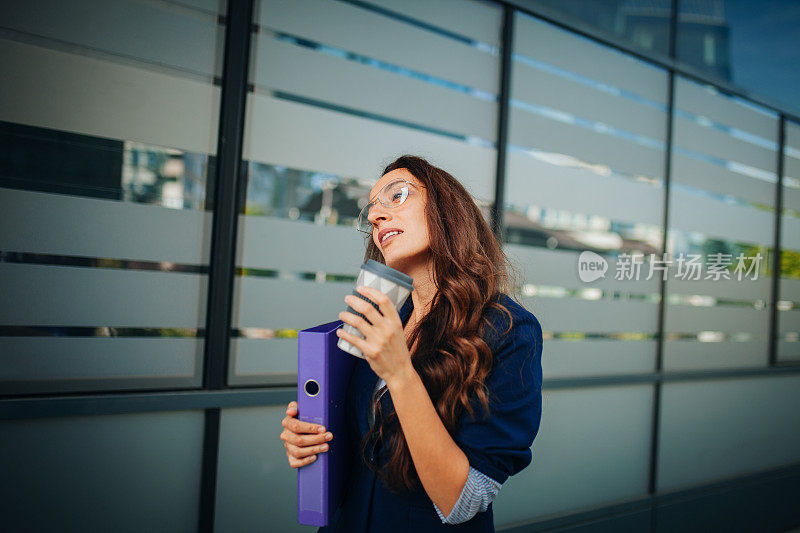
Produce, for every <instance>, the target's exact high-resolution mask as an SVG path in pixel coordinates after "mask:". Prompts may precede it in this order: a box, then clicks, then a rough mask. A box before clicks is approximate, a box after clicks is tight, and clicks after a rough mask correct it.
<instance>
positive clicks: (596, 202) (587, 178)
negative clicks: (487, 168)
mask: <svg viewBox="0 0 800 533" xmlns="http://www.w3.org/2000/svg"><path fill="white" fill-rule="evenodd" d="M578 190H579V191H582V193H581V194H577V195H576V194H573V193H574V191H578ZM663 196H664V192H663V189H661V188H660V187H653V186H652V185H649V184H645V183H639V182H635V181H633V180H631V179H627V178H621V177H619V176H601V175H598V174H597V173H595V172H591V171H589V170H587V169H583V168H575V167H569V166H558V165H556V164H550V163H548V162H545V161H541V160H539V159H537V158H535V157H532V156H530V155H527V154H525V153H520V152H519V151H509V152H508V171H507V175H506V185H505V201H506V203H508V202H511V203H514V204H515V205H526V204H527V205H537V206H542V207H545V208H548V209H564V210H568V211H570V212H573V213H584V214H590V215H600V216H603V217H607V218H609V219H612V220H619V221H625V222H641V223H644V224H650V225H653V226H660V225H661V223H662V222H663V216H664V215H663V203H664V199H663ZM631 198H636V201H635V202H631V200H630V199H631Z"/></svg>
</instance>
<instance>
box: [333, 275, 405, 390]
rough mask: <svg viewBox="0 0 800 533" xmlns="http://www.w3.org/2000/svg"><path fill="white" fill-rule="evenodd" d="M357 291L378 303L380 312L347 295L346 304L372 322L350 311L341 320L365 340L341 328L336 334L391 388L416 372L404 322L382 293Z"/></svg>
mask: <svg viewBox="0 0 800 533" xmlns="http://www.w3.org/2000/svg"><path fill="white" fill-rule="evenodd" d="M356 290H357V291H358V292H359V293H360V294H363V295H364V296H366V297H367V298H369V299H370V300H372V301H373V302H375V303H376V304H377V305H378V307H379V308H380V312H378V309H375V307H374V306H373V305H372V304H370V303H369V302H365V301H364V300H362V299H361V298H358V297H356V296H353V295H352V294H348V295H347V296H345V298H344V301H345V303H347V304H348V305H350V307H352V308H353V309H355V310H356V311H358V312H359V313H361V314H363V315H364V316H365V317H366V318H367V320H369V322H367V320H364V319H363V318H361V317H360V316H358V315H354V314H353V313H349V312H347V311H342V312H341V313H339V319H340V320H342V321H343V322H346V323H347V324H350V325H351V326H353V327H354V328H356V329H357V330H358V331H360V332H361V334H362V335H364V337H365V338H364V339H361V338H359V337H356V336H355V335H352V334H350V333H348V332H346V331H344V330H343V329H342V328H339V329H337V330H336V334H337V335H338V336H339V337H341V338H343V339H344V340H346V341H347V342H349V343H350V344H352V345H353V346H355V347H356V348H358V349H359V350H361V353H362V354H364V358H365V359H366V360H367V362H368V363H369V366H370V367H372V371H373V372H375V373H376V374H377V375H378V377H380V378H381V379H383V380H384V381H385V382H386V385H387V386H390V384H391V383H392V382H396V381H397V380H398V379H402V378H403V377H405V376H407V375H408V372H409V370H413V366H412V365H411V353H410V352H409V350H408V346H406V339H405V335H404V334H403V322H402V320H400V315H399V314H398V313H397V309H396V308H395V306H394V304H393V303H392V302H391V300H389V297H388V296H386V295H385V294H383V293H382V292H381V291H379V290H377V289H374V288H372V287H366V286H359V287H356ZM370 322H371V323H372V325H370Z"/></svg>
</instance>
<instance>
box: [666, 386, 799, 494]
mask: <svg viewBox="0 0 800 533" xmlns="http://www.w3.org/2000/svg"><path fill="white" fill-rule="evenodd" d="M662 394H663V400H662V405H661V431H660V443H659V446H658V450H659V454H658V463H657V464H658V491H659V492H661V491H668V490H673V489H680V488H685V487H689V486H692V485H702V484H706V483H710V482H714V481H721V480H723V479H726V478H731V477H735V476H740V475H745V474H749V473H753V472H758V471H762V470H767V469H770V468H776V467H779V466H783V465H788V464H792V463H796V462H797V461H798V460H800V417H798V416H797V408H796V406H797V403H798V402H799V401H800V378H799V377H797V376H785V377H766V378H753V379H726V380H719V381H695V382H686V383H666V384H664V386H663V393H662Z"/></svg>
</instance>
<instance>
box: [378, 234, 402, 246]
mask: <svg viewBox="0 0 800 533" xmlns="http://www.w3.org/2000/svg"><path fill="white" fill-rule="evenodd" d="M400 235H402V233H395V234H394V235H389V236H388V237H386V238H385V239H383V242H381V246H386V243H388V242H389V241H391V240H393V239H394V238H395V237H399V236H400Z"/></svg>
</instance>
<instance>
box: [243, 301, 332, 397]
mask: <svg viewBox="0 0 800 533" xmlns="http://www.w3.org/2000/svg"><path fill="white" fill-rule="evenodd" d="M334 320H338V319H337V317H336V314H335V313H334V316H333V319H332V320H328V321H327V322H333V321H334ZM323 323H325V322H320V324H323ZM316 325H319V324H314V326H316ZM310 327H313V326H310ZM231 359H232V361H233V363H232V372H231V374H232V375H235V376H240V377H248V376H249V377H253V376H260V377H262V378H263V377H265V376H267V377H269V376H272V377H273V378H281V380H282V382H284V383H286V382H287V378H286V376H290V375H291V376H294V379H293V380H289V381H290V382H291V381H295V382H296V381H297V339H243V338H232V339H231Z"/></svg>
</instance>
